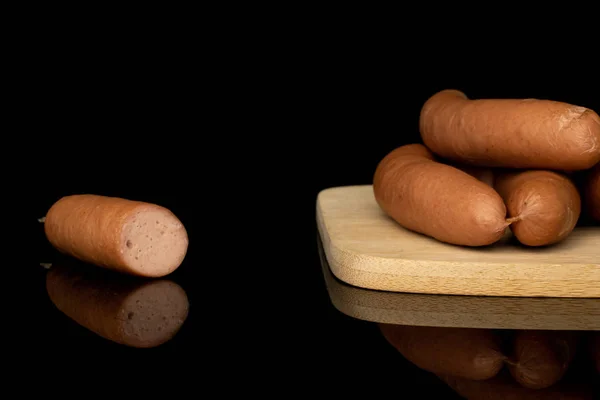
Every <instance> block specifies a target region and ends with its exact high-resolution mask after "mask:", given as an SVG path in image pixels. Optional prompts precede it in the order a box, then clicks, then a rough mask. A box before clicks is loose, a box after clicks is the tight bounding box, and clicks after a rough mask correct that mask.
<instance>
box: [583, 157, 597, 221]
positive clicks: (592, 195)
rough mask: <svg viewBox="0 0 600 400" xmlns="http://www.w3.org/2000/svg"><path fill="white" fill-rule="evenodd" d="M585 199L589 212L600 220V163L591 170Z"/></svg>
mask: <svg viewBox="0 0 600 400" xmlns="http://www.w3.org/2000/svg"><path fill="white" fill-rule="evenodd" d="M585 199H586V205H587V208H588V210H589V214H590V215H591V216H592V218H594V219H595V220H596V221H600V164H598V165H596V167H595V168H594V169H593V170H592V171H590V174H589V176H588V178H587V182H586V185H585Z"/></svg>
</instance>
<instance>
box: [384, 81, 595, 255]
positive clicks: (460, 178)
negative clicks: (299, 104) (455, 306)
mask: <svg viewBox="0 0 600 400" xmlns="http://www.w3.org/2000/svg"><path fill="white" fill-rule="evenodd" d="M419 129H420V134H421V138H422V141H423V144H417V143H415V144H408V145H404V146H401V147H399V148H396V149H394V150H392V151H391V152H390V153H388V154H387V155H386V156H385V157H384V158H383V159H382V160H381V161H380V162H379V164H378V165H377V168H376V171H375V175H374V178H373V190H374V195H375V199H376V201H377V203H378V204H379V206H380V207H381V209H382V210H383V211H384V212H385V213H386V214H387V215H389V216H390V217H391V218H393V219H394V220H395V221H397V222H398V223H399V224H400V225H401V226H403V227H404V228H406V229H409V230H412V231H415V232H418V233H421V234H424V235H427V236H430V237H432V238H435V239H437V240H439V241H442V242H445V243H450V244H455V245H462V246H486V245H490V244H493V243H495V242H497V241H498V240H500V239H501V238H502V237H503V236H504V234H505V232H506V230H507V229H508V228H509V227H510V228H509V229H510V230H511V231H512V233H513V234H514V236H515V237H516V238H517V239H518V240H519V241H520V242H521V243H522V244H524V245H527V246H546V245H551V244H555V243H558V242H560V241H562V240H564V239H565V238H566V237H568V235H569V234H570V233H571V232H572V231H573V229H574V228H575V227H576V226H577V224H578V222H579V221H580V217H581V216H582V215H586V216H588V215H589V217H591V218H593V219H595V220H596V221H600V117H599V116H598V114H597V113H596V112H594V111H593V110H591V109H588V108H584V107H578V106H575V105H571V104H567V103H563V102H557V101H551V100H537V99H468V98H467V97H466V95H465V94H464V93H462V92H460V91H457V90H442V91H440V92H438V93H436V94H434V95H433V96H431V97H430V98H429V99H428V100H427V101H426V102H425V104H424V105H423V107H422V109H421V114H420V119H419ZM580 180H581V184H579V182H580Z"/></svg>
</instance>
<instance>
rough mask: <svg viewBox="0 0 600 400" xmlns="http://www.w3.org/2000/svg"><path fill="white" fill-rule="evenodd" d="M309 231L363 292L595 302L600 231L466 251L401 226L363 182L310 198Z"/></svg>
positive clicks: (340, 274)
mask: <svg viewBox="0 0 600 400" xmlns="http://www.w3.org/2000/svg"><path fill="white" fill-rule="evenodd" d="M316 208H317V210H316V211H317V227H318V230H319V234H320V237H321V240H322V241H323V249H324V252H325V256H326V258H327V261H328V263H329V265H330V267H331V271H332V272H333V274H334V275H335V276H336V277H337V278H338V279H340V280H341V281H343V282H346V283H348V284H350V285H354V286H357V287H362V288H366V289H376V290H383V291H393V292H408V293H429V294H454V295H478V296H516V297H593V298H599V297H600V227H581V228H576V229H575V230H574V231H573V232H572V234H571V235H570V236H569V237H568V238H567V239H566V240H564V241H563V242H561V243H559V244H557V245H554V246H549V247H545V248H527V247H524V246H522V245H520V244H519V243H517V242H516V240H515V239H514V238H513V237H512V235H511V234H510V231H509V230H507V234H506V235H505V237H504V238H503V239H502V240H501V241H499V242H498V243H496V244H494V245H492V246H487V247H484V248H481V247H479V248H469V247H461V246H454V245H450V244H446V243H441V242H439V241H437V240H435V239H432V238H429V237H427V236H424V235H420V234H417V233H415V232H411V231H408V230H406V229H404V228H402V227H401V226H400V225H399V224H397V223H396V222H395V221H393V220H392V219H391V218H388V217H387V216H386V215H385V214H384V213H383V212H382V211H381V209H380V208H379V207H378V205H377V203H376V202H375V198H374V196H373V189H372V186H371V185H361V186H345V187H334V188H329V189H325V190H323V191H321V192H320V193H319V194H318V196H317V204H316Z"/></svg>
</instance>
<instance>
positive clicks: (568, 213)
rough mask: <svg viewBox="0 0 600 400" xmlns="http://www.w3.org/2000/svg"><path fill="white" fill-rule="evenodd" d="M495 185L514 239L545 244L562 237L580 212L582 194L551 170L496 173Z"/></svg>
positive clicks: (559, 239) (575, 221)
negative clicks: (503, 203)
mask: <svg viewBox="0 0 600 400" xmlns="http://www.w3.org/2000/svg"><path fill="white" fill-rule="evenodd" d="M495 188H496V190H497V191H498V193H499V194H500V196H502V198H503V199H504V202H505V204H506V207H507V209H508V215H509V217H510V218H511V219H515V220H514V221H513V222H512V225H511V230H512V232H513V233H514V235H515V236H516V237H517V239H518V240H519V241H520V242H521V243H522V244H524V245H528V246H545V245H551V244H555V243H558V242H560V241H562V240H563V239H565V238H566V237H567V236H568V235H569V234H570V233H571V232H572V231H573V229H574V228H575V226H576V224H577V221H578V220H579V216H580V214H581V197H580V195H579V191H578V189H577V187H576V186H575V184H574V183H573V182H572V181H571V180H570V179H569V178H568V177H567V176H565V175H562V174H559V173H555V172H552V171H523V172H513V173H504V174H498V175H497V176H496V181H495Z"/></svg>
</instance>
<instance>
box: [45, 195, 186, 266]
mask: <svg viewBox="0 0 600 400" xmlns="http://www.w3.org/2000/svg"><path fill="white" fill-rule="evenodd" d="M44 230H45V233H46V237H47V238H48V241H49V242H50V243H51V244H52V245H53V246H54V247H55V248H56V249H58V250H59V251H60V252H62V253H64V254H67V255H70V256H72V257H75V258H77V259H79V260H82V261H85V262H88V263H91V264H94V265H97V266H100V267H104V268H108V269H112V270H115V271H118V272H121V273H126V274H130V275H138V276H145V277H161V276H165V275H168V274H170V273H171V272H173V271H174V270H175V269H177V268H178V267H179V266H180V264H181V263H182V262H183V259H184V258H185V256H186V253H187V249H188V235H187V231H186V229H185V227H184V226H183V224H182V222H181V221H180V220H179V219H178V218H177V217H176V216H175V215H174V214H173V213H172V212H171V211H170V210H168V209H166V208H164V207H162V206H159V205H156V204H150V203H145V202H140V201H133V200H127V199H122V198H118V197H107V196H99V195H91V194H81V195H71V196H65V197H63V198H61V199H59V200H58V201H57V202H56V203H54V204H53V205H52V207H50V210H49V211H48V213H47V215H46V219H45V222H44Z"/></svg>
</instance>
